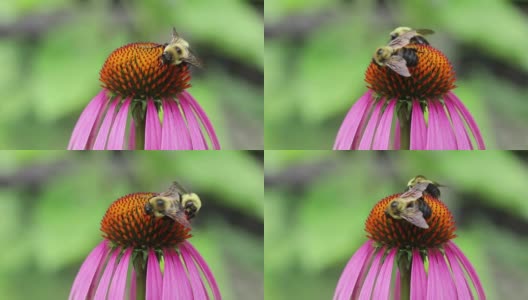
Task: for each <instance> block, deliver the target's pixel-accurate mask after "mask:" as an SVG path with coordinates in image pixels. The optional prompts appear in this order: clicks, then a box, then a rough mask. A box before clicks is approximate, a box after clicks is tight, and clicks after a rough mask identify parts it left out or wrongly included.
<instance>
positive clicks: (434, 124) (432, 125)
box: [426, 100, 442, 150]
mask: <svg viewBox="0 0 528 300" xmlns="http://www.w3.org/2000/svg"><path fill="white" fill-rule="evenodd" d="M435 101H436V100H429V101H428V104H427V107H428V108H429V124H427V144H426V149H427V150H442V140H441V139H440V124H439V120H438V113H437V112H436V105H435Z"/></svg>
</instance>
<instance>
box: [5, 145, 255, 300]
mask: <svg viewBox="0 0 528 300" xmlns="http://www.w3.org/2000/svg"><path fill="white" fill-rule="evenodd" d="M0 162H1V165H2V166H3V167H2V169H0V184H1V187H2V189H1V190H0V209H1V210H2V211H4V212H6V214H5V215H4V217H2V218H0V240H1V241H2V251H1V253H0V295H2V297H1V298H2V299H13V300H17V299H20V300H22V299H24V300H25V299H66V298H67V296H68V294H69V291H70V288H71V284H72V283H73V280H74V278H75V275H76V273H77V271H78V270H79V267H80V266H81V263H82V262H83V261H84V259H85V258H86V256H87V255H88V254H89V253H90V251H91V250H92V249H93V248H94V247H95V246H96V245H97V244H98V243H99V242H100V241H101V239H102V238H101V232H100V230H99V226H100V221H101V219H102V217H103V215H104V213H105V211H106V209H107V208H108V206H109V205H110V204H111V203H112V202H113V201H115V200H116V199H118V198H119V197H121V196H123V195H126V194H128V193H133V192H145V191H147V192H149V191H150V192H161V191H164V190H166V188H167V187H168V186H169V185H170V184H171V182H172V181H173V180H178V181H180V182H181V183H182V184H183V185H185V186H186V187H187V188H188V189H189V190H191V191H194V192H196V193H197V194H199V195H200V197H201V199H202V201H203V203H204V205H203V208H202V210H201V211H200V214H199V215H198V217H197V218H196V219H195V220H194V221H193V232H192V233H193V237H192V238H191V239H190V241H191V243H192V244H193V245H194V246H195V247H196V248H197V249H198V250H199V252H200V253H201V254H202V255H203V256H204V258H205V260H206V261H207V262H208V264H209V265H210V267H211V269H212V270H213V273H214V274H215V277H216V279H217V281H218V283H219V285H220V289H221V291H222V295H223V296H224V298H225V299H263V297H264V296H263V283H262V282H263V273H262V269H263V264H264V253H263V247H264V245H263V218H264V209H263V206H264V205H263V204H264V201H263V200H264V199H263V198H264V191H263V184H262V181H263V152H249V151H247V152H244V151H237V152H232V151H221V152H152V153H145V152H143V153H141V152H136V153H134V152H84V153H74V152H66V151H4V152H0ZM28 282H31V288H27V287H28ZM43 295H47V298H45V297H44V296H43Z"/></svg>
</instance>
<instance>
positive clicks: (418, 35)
mask: <svg viewBox="0 0 528 300" xmlns="http://www.w3.org/2000/svg"><path fill="white" fill-rule="evenodd" d="M408 32H414V36H413V37H411V39H410V41H409V43H410V44H418V45H429V41H427V40H426V39H425V37H424V35H428V34H433V33H434V31H433V30H431V29H412V28H410V27H398V28H396V29H394V30H393V31H392V32H391V33H390V39H391V41H392V40H394V39H396V38H398V37H399V36H401V35H403V34H406V33H408Z"/></svg>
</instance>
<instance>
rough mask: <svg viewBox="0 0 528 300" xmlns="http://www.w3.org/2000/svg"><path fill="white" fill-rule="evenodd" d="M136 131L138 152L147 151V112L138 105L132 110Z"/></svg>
mask: <svg viewBox="0 0 528 300" xmlns="http://www.w3.org/2000/svg"><path fill="white" fill-rule="evenodd" d="M132 117H133V118H134V124H135V130H136V132H135V133H136V150H144V149H145V126H146V122H147V110H146V108H143V107H142V105H136V107H134V109H133V110H132Z"/></svg>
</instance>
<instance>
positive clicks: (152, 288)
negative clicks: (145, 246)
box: [145, 249, 163, 300]
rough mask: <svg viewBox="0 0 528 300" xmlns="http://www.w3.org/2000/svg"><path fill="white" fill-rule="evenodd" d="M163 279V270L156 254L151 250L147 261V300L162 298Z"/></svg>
mask: <svg viewBox="0 0 528 300" xmlns="http://www.w3.org/2000/svg"><path fill="white" fill-rule="evenodd" d="M162 282H163V279H162V277H161V270H160V266H159V262H158V258H157V257H156V253H155V252H154V251H153V250H152V249H151V250H149V252H148V260H147V284H146V292H145V294H146V300H157V299H160V298H161V288H162Z"/></svg>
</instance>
